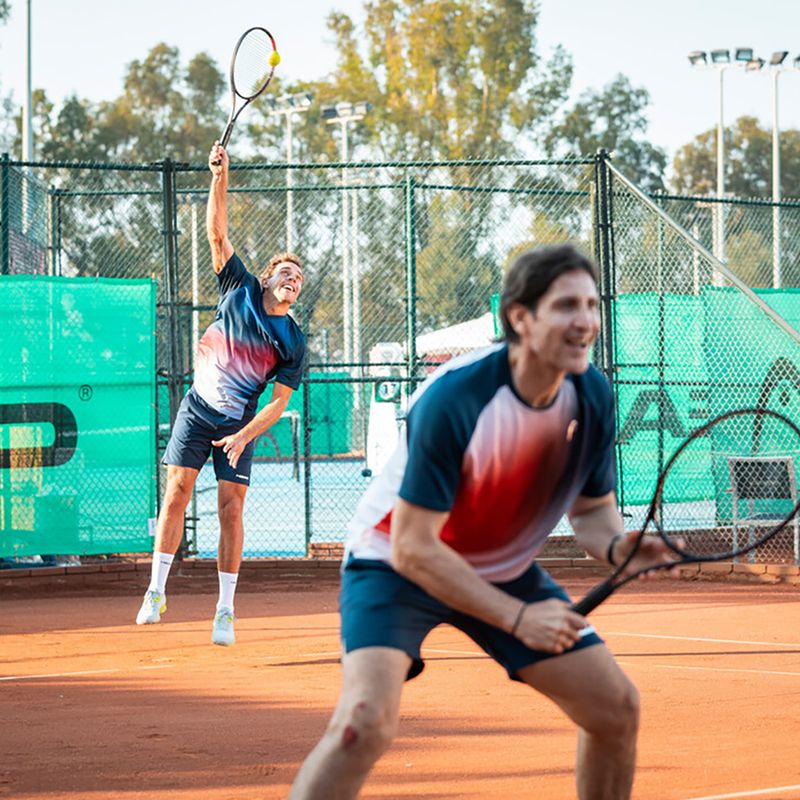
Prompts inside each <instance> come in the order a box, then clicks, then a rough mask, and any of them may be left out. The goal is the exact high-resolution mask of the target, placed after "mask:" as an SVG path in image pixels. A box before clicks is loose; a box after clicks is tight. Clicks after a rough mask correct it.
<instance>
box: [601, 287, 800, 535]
mask: <svg viewBox="0 0 800 800" xmlns="http://www.w3.org/2000/svg"><path fill="white" fill-rule="evenodd" d="M756 293H757V295H758V296H759V297H760V298H761V299H762V300H763V301H764V302H765V303H766V304H767V305H768V306H769V307H770V308H772V309H773V310H774V311H775V312H776V313H777V314H778V315H779V316H780V317H782V318H783V319H784V320H785V321H787V322H788V323H789V325H790V326H792V327H793V328H794V329H795V330H800V290H796V289H776V290H769V289H767V290H757V292H756ZM614 330H615V353H616V362H617V363H616V369H615V388H616V397H617V416H618V420H617V424H618V431H619V433H618V443H619V447H618V456H619V458H618V472H619V487H620V494H621V499H622V502H623V503H624V505H626V506H630V505H644V504H647V503H649V502H650V499H651V497H652V494H653V491H654V488H655V483H656V479H657V477H658V474H659V472H660V471H661V470H662V469H663V467H664V466H665V465H666V462H667V460H668V459H669V457H670V456H671V455H672V453H673V452H674V451H675V449H676V448H677V447H678V445H679V444H680V443H681V442H683V441H684V440H685V439H686V437H687V436H688V435H689V434H690V433H691V432H692V431H693V430H694V429H696V428H698V427H699V426H700V425H702V424H704V423H705V422H708V420H709V419H711V418H712V417H715V416H717V415H719V414H722V413H724V412H726V411H731V410H733V409H737V408H744V407H755V406H763V407H766V408H769V409H771V410H773V411H778V412H780V413H782V414H784V415H785V416H787V417H789V418H790V419H792V420H793V421H794V422H796V423H800V345H798V343H797V341H795V339H794V338H793V337H792V336H791V335H790V334H788V333H787V332H786V331H784V330H783V329H782V328H781V327H780V326H779V325H778V324H777V323H776V322H775V321H774V320H773V319H771V318H770V317H769V316H768V315H767V314H766V313H765V312H764V311H762V310H761V309H760V308H759V307H758V306H757V305H756V304H755V303H754V302H753V301H752V300H751V299H750V298H748V297H746V296H745V295H744V294H742V293H741V292H740V291H739V290H738V289H735V288H733V287H706V288H705V289H704V290H703V291H702V292H701V293H700V294H698V295H671V294H661V295H659V294H657V293H641V294H628V295H622V296H620V297H618V298H617V299H616V300H615V303H614ZM706 445H707V447H706V450H705V454H704V455H703V457H704V458H705V459H706V463H705V465H704V466H703V467H702V468H701V469H698V468H697V466H698V465H692V470H691V473H692V474H691V476H689V475H687V479H686V480H685V481H683V482H681V481H680V480H675V481H671V487H670V488H671V492H672V496H669V497H665V498H664V500H665V501H666V502H687V503H688V502H693V501H695V500H702V499H704V498H708V497H713V496H715V497H716V501H717V502H716V506H717V518H718V520H724V519H726V518H727V516H728V514H729V510H730V492H729V489H730V476H729V469H728V464H727V460H726V458H725V456H724V453H725V450H726V448H725V443H724V442H719V441H717V442H714V441H710V440H707V441H706ZM698 454H699V455H700V451H699V450H698ZM698 474H701V475H703V476H705V477H704V479H698V477H697V476H698Z"/></svg>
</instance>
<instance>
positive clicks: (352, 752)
mask: <svg viewBox="0 0 800 800" xmlns="http://www.w3.org/2000/svg"><path fill="white" fill-rule="evenodd" d="M396 729H397V720H396V718H395V717H394V716H393V715H392V714H391V713H389V711H388V710H387V709H385V708H383V707H381V706H380V705H379V704H377V703H374V702H371V701H368V700H361V701H359V702H357V703H356V704H355V705H354V706H353V707H352V708H350V709H347V710H346V711H345V712H344V713H343V714H336V715H335V717H334V719H333V720H332V721H331V724H330V727H329V729H328V736H329V737H330V738H331V739H332V744H333V745H334V746H335V747H336V748H337V749H340V750H341V751H343V752H344V753H345V754H346V755H349V756H353V757H356V758H366V759H370V760H375V759H377V758H378V756H380V755H381V753H383V751H384V750H386V748H387V747H388V746H389V745H390V744H391V743H392V739H393V738H394V735H395V732H396Z"/></svg>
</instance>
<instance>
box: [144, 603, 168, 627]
mask: <svg viewBox="0 0 800 800" xmlns="http://www.w3.org/2000/svg"><path fill="white" fill-rule="evenodd" d="M166 610H167V607H166V606H161V608H160V609H159V610H158V617H157V619H143V620H142V621H141V622H140V621H139V617H136V624H137V625H155V624H156V623H157V622H161V615H162V614H163V613H164V612H165V611H166Z"/></svg>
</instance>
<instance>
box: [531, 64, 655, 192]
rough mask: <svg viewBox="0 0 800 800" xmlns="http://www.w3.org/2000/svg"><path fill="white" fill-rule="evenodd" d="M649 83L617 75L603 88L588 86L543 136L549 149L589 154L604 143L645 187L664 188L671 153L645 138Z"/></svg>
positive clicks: (551, 152)
mask: <svg viewBox="0 0 800 800" xmlns="http://www.w3.org/2000/svg"><path fill="white" fill-rule="evenodd" d="M649 104H650V95H649V94H648V92H647V90H646V89H642V88H636V87H634V86H633V85H632V84H631V82H630V81H629V80H628V78H626V77H625V76H624V75H618V76H617V77H616V78H615V79H614V80H613V81H612V82H611V83H610V84H608V85H606V86H604V87H603V89H602V90H601V91H599V92H598V91H594V90H590V91H587V92H584V93H583V94H582V95H581V97H580V99H579V100H578V102H577V103H576V104H575V105H574V107H573V108H572V109H571V110H570V111H568V112H567V114H566V115H565V116H564V118H563V119H562V120H561V122H560V123H559V124H557V125H554V126H553V127H552V128H551V129H550V131H549V133H548V134H547V136H546V138H545V147H546V149H547V152H548V154H549V155H555V156H563V155H571V156H580V155H590V154H592V153H595V152H596V151H597V150H599V149H601V148H603V149H605V150H608V151H609V152H611V153H612V154H613V159H614V164H615V165H616V166H617V167H619V168H620V169H621V170H622V171H623V172H624V173H625V174H626V175H627V176H628V177H630V178H631V179H632V180H633V181H634V182H635V183H637V184H638V185H639V186H641V187H642V188H643V189H644V190H645V191H649V192H653V191H659V190H663V188H664V183H663V176H664V168H665V167H666V163H667V157H666V154H665V153H664V151H663V150H662V149H661V148H658V147H655V146H653V145H652V144H650V143H649V142H647V141H644V140H643V139H642V136H643V135H644V133H645V131H646V129H647V118H646V116H645V109H646V108H647V106H648V105H649Z"/></svg>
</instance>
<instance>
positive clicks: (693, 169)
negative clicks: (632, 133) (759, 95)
mask: <svg viewBox="0 0 800 800" xmlns="http://www.w3.org/2000/svg"><path fill="white" fill-rule="evenodd" d="M780 148H781V196H782V197H796V196H797V194H798V192H797V186H798V181H799V180H800V131H797V130H787V131H781V134H780ZM672 183H673V187H674V189H675V191H676V192H678V193H681V194H693V195H702V194H716V193H717V132H716V129H714V128H712V129H711V130H708V131H705V132H704V133H701V134H699V135H698V136H696V137H695V138H694V139H693V140H692V141H691V142H689V143H688V144H685V145H684V146H683V147H681V148H680V150H678V152H677V153H676V154H675V159H674V161H673V180H672ZM725 192H726V194H729V195H733V196H735V197H762V198H769V197H771V196H772V133H771V131H767V130H765V129H764V128H762V127H761V126H760V125H759V123H758V120H757V119H756V118H755V117H749V116H743V117H739V119H737V120H736V122H734V124H733V126H732V127H730V128H726V129H725Z"/></svg>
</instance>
